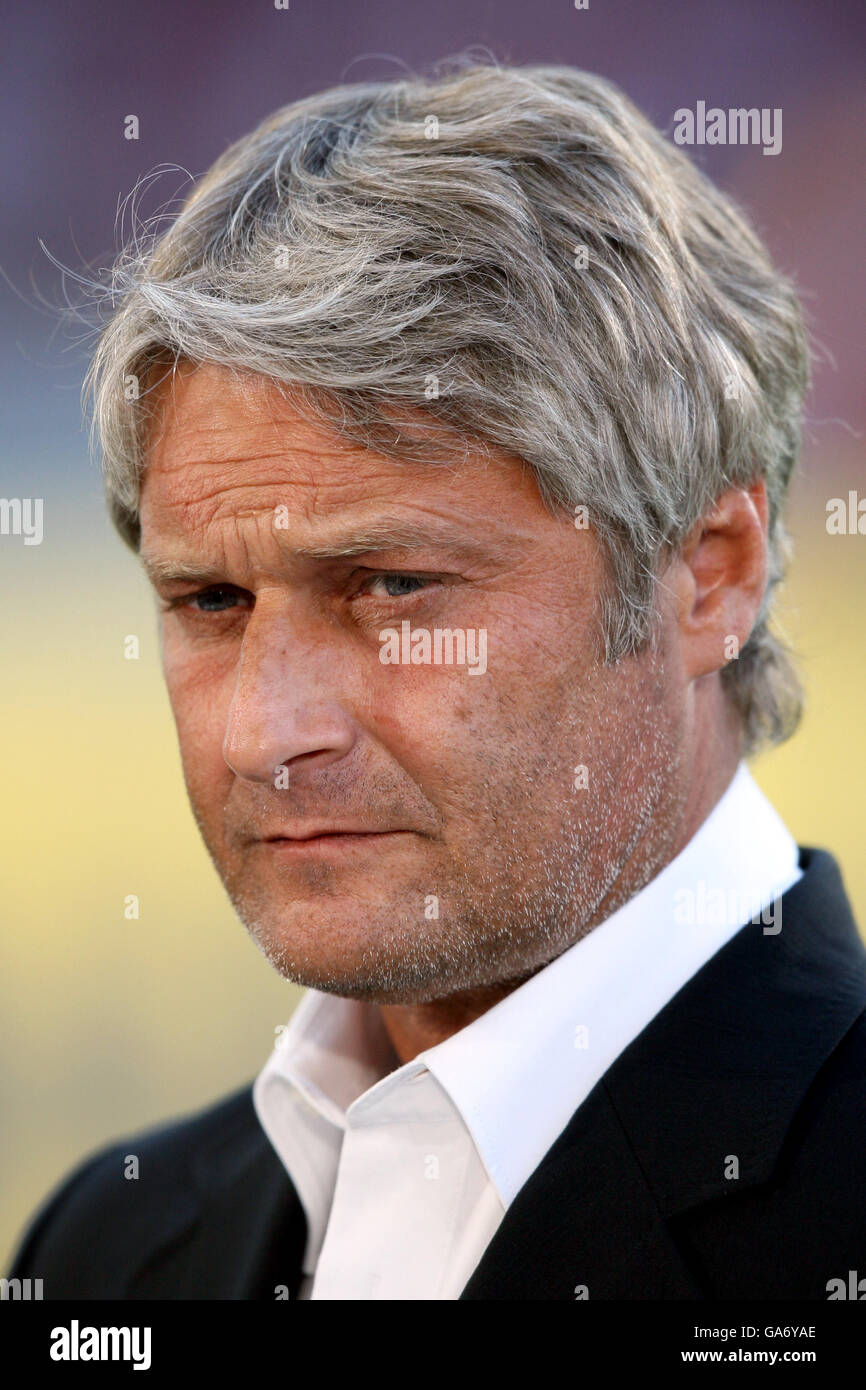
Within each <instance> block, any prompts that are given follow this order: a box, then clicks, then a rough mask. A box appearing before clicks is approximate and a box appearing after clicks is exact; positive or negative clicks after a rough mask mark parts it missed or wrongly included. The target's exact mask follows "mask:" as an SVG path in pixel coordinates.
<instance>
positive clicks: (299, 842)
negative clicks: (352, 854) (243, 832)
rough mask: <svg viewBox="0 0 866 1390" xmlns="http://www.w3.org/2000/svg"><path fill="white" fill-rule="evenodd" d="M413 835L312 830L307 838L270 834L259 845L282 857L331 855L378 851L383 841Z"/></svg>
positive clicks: (384, 831)
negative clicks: (356, 851)
mask: <svg viewBox="0 0 866 1390" xmlns="http://www.w3.org/2000/svg"><path fill="white" fill-rule="evenodd" d="M412 833H413V832H412V831H410V830H313V831H312V832H311V833H308V834H304V835H269V836H267V838H265V839H262V840H258V841H257V843H258V844H260V845H262V846H263V848H265V849H269V850H271V851H273V852H275V853H278V854H281V855H292V856H300V855H304V854H317V853H318V854H325V855H328V854H336V853H340V852H344V851H351V850H357V849H373V848H377V849H378V848H381V847H382V845H383V843H384V842H387V841H392V842H393V841H396V840H398V839H404V838H405V837H406V836H407V835H411V834H412Z"/></svg>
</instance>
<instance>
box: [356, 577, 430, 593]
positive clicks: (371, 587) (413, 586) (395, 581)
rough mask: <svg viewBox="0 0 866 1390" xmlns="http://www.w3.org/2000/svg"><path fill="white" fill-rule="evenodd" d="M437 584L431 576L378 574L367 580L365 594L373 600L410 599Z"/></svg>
mask: <svg viewBox="0 0 866 1390" xmlns="http://www.w3.org/2000/svg"><path fill="white" fill-rule="evenodd" d="M435 583H436V578H435V576H433V575H430V574H376V575H374V576H373V578H372V579H369V580H367V583H366V584H365V586H364V592H365V593H367V594H369V595H370V596H371V597H372V598H408V596H409V595H410V594H415V593H418V592H419V590H421V589H423V588H429V586H430V585H431V584H435ZM377 586H378V592H377Z"/></svg>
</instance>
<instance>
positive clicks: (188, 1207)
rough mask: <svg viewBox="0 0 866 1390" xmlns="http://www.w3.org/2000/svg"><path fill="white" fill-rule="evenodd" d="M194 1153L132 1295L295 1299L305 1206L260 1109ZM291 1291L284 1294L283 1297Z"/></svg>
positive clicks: (136, 1273)
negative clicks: (180, 1195)
mask: <svg viewBox="0 0 866 1390" xmlns="http://www.w3.org/2000/svg"><path fill="white" fill-rule="evenodd" d="M242 1118H243V1123H242V1127H241V1128H240V1130H238V1129H233V1130H232V1131H231V1132H230V1133H228V1134H226V1135H224V1136H222V1137H221V1138H220V1139H219V1140H218V1141H216V1142H215V1143H213V1144H211V1145H209V1146H207V1147H205V1148H203V1149H202V1150H201V1151H200V1152H198V1153H196V1154H195V1155H194V1157H193V1158H192V1163H191V1178H192V1188H191V1189H190V1190H189V1191H188V1192H187V1195H186V1198H185V1199H184V1200H183V1201H179V1202H178V1204H177V1206H176V1209H175V1210H174V1211H173V1213H172V1218H171V1220H170V1221H169V1222H164V1223H163V1226H162V1229H161V1233H160V1235H161V1238H160V1243H159V1246H158V1248H157V1249H155V1250H153V1251H152V1252H151V1253H150V1255H149V1256H148V1258H147V1260H146V1262H144V1263H143V1264H142V1265H140V1266H139V1268H138V1269H137V1270H136V1271H134V1273H133V1275H132V1277H131V1279H130V1282H129V1293H128V1294H127V1295H126V1296H127V1297H129V1298H138V1299H147V1298H156V1299H165V1298H172V1299H264V1300H274V1299H275V1298H276V1297H277V1293H276V1290H277V1288H278V1286H284V1287H285V1289H286V1290H287V1293H288V1296H289V1297H290V1298H292V1299H294V1298H295V1297H296V1295H297V1291H298V1287H299V1285H300V1280H301V1261H302V1259H303V1254H304V1244H305V1241H306V1218H305V1216H304V1211H303V1207H302V1206H301V1203H300V1200H299V1198H298V1196H297V1193H296V1192H295V1189H294V1187H293V1186H292V1184H291V1182H290V1181H289V1179H288V1177H287V1175H286V1172H285V1169H284V1168H283V1166H282V1164H281V1163H280V1161H279V1159H278V1158H277V1156H276V1154H275V1153H274V1151H273V1149H272V1148H271V1146H270V1143H269V1141H268V1139H267V1138H266V1136H265V1134H264V1132H263V1131H262V1129H261V1127H260V1125H259V1122H258V1119H257V1117H256V1115H255V1112H254V1111H253V1107H252V1100H250V1104H249V1113H248V1114H247V1112H246V1111H245V1112H244V1115H243V1117H242ZM283 1296H285V1295H283Z"/></svg>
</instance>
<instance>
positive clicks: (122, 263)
mask: <svg viewBox="0 0 866 1390" xmlns="http://www.w3.org/2000/svg"><path fill="white" fill-rule="evenodd" d="M104 293H105V294H106V296H107V298H109V299H110V301H111V306H112V313H111V316H110V319H109V321H108V322H107V323H106V324H105V325H104V326H103V327H102V329H101V332H100V336H99V341H98V344H97V347H96V352H95V355H94V358H93V361H92V363H91V365H90V368H89V371H88V373H87V377H86V380H85V387H84V390H85V396H88V395H90V396H92V405H93V419H92V427H91V440H93V436H94V434H95V433H98V435H99V440H100V442H101V446H102V458H103V468H104V472H105V479H106V491H107V499H108V504H109V509H110V512H111V515H112V517H113V519H114V522H115V524H116V526H117V527H118V529H119V530H120V533H121V535H123V537H124V538H125V540H126V541H127V542H128V543H129V544H130V545H131V546H132V547H133V548H136V549H137V547H138V544H139V540H140V523H139V514H138V503H139V488H140V481H141V476H142V470H143V467H144V459H145V449H146V438H147V434H146V431H147V427H148V419H149V416H150V414H151V413H152V412H150V411H149V409H148V406H149V398H150V400H152V392H151V391H150V390H149V389H144V390H142V391H140V392H139V391H138V383H142V384H144V385H145V387H146V388H147V387H148V383H150V381H151V375H152V373H153V371H154V369H155V368H157V367H158V366H159V365H160V364H162V363H166V364H167V368H168V370H172V367H173V364H176V363H177V362H178V361H179V360H180V359H182V358H183V359H187V360H189V361H191V362H193V363H195V362H213V363H218V364H221V365H223V366H226V367H228V368H230V369H233V370H235V371H238V372H242V373H243V372H253V373H257V374H262V375H264V376H266V377H269V378H271V379H272V380H273V381H274V382H275V383H277V384H278V385H279V386H280V389H283V390H289V389H291V391H292V393H293V397H292V398H293V401H294V403H295V404H296V405H297V406H298V408H300V409H302V410H303V411H304V412H306V413H308V414H309V416H310V418H314V419H316V420H319V421H325V422H327V423H328V424H330V425H331V427H332V428H335V429H337V430H339V431H340V433H341V434H342V435H343V436H345V437H346V438H347V439H350V440H351V441H353V442H355V443H358V444H361V445H363V446H365V447H367V448H371V449H374V450H376V451H378V452H380V453H383V454H386V455H388V456H390V457H392V458H395V459H402V460H405V461H406V462H411V461H424V462H430V461H433V460H444V459H446V458H448V459H451V460H452V461H453V459H454V449H455V445H458V446H459V447H460V448H462V449H463V452H464V456H468V453H469V451H470V450H471V451H472V452H476V453H477V452H478V451H479V450H480V451H482V452H489V451H490V450H491V449H499V450H504V451H506V452H508V453H510V454H513V455H517V456H519V457H520V458H522V459H524V460H526V462H527V463H528V464H529V465H530V466H531V467H532V469H533V470H534V473H535V476H536V478H537V482H538V486H539V489H540V493H541V496H542V498H543V499H544V501H545V503H546V504H547V505H548V506H550V507H551V508H554V509H559V508H566V509H568V510H569V511H574V510H575V509H576V508H577V507H580V506H585V507H586V508H587V515H588V517H589V518H590V524H591V525H592V526H593V528H594V529H595V531H596V533H597V534H598V536H599V538H600V540H601V543H602V546H603V549H604V554H605V556H606V558H607V561H608V572H609V575H610V583H609V586H608V589H607V591H606V592H605V593H604V594H603V595H602V604H601V609H600V613H601V620H602V631H603V636H604V643H605V656H606V659H607V660H608V661H616V660H618V659H619V658H621V657H622V656H624V655H626V654H628V653H633V652H637V651H639V650H641V648H642V647H643V646H644V645H645V643H646V642H647V641H648V640H649V638H650V636H651V633H652V628H653V620H654V616H655V612H656V611H657V610H656V606H655V601H656V597H657V587H656V586H657V584H658V582H659V580H660V576H661V575H662V574H663V569H664V564H665V561H666V559H667V558H669V557H670V555H671V554H672V553H674V552H675V550H676V547H677V546H678V545H680V544H681V543H682V541H683V539H684V538H685V537H686V535H687V534H688V532H689V531H690V530H691V528H692V527H693V526H694V525H695V523H696V522H697V521H698V520H699V518H700V517H701V516H702V515H704V514H705V513H706V511H707V510H708V509H709V508H710V507H711V506H712V505H713V503H714V501H715V500H716V498H717V497H718V496H719V495H720V494H721V493H722V492H723V491H724V490H725V489H726V488H727V487H730V486H747V485H749V484H751V483H752V482H754V481H757V480H759V479H764V480H765V482H766V487H767V492H768V498H769V550H770V564H769V575H768V583H767V588H766V592H765V595H764V600H763V603H762V607H761V610H760V613H759V615H758V619H757V621H756V623H755V626H754V628H753V630H752V633H751V635H750V637H749V639H748V642H747V643H745V644H744V646H743V649H742V651H741V652H740V654H739V658H738V659H737V660H732V661H730V662H728V664H727V665H726V666H724V667H723V669H722V680H723V683H724V686H725V688H726V691H727V694H728V696H729V698H730V699H731V700H732V701H733V702H734V704H735V706H736V708H737V710H738V711H739V714H740V718H741V722H742V728H743V740H744V749H745V751H746V752H752V751H753V750H754V749H755V748H756V747H757V746H758V745H759V744H760V743H763V742H780V741H781V740H782V739H784V738H787V737H788V736H789V735H790V734H791V733H792V732H793V730H794V729H795V728H796V725H797V723H798V720H799V717H800V712H801V696H800V688H799V684H798V681H797V677H796V674H795V672H794V669H793V667H792V665H791V664H790V661H789V659H788V656H787V654H786V651H785V649H784V647H783V645H782V643H781V642H780V641H779V639H778V638H777V637H776V636H775V635H773V634H772V633H771V632H770V631H769V627H768V619H769V611H770V604H771V598H772V595H773V591H774V589H775V586H776V585H777V583H778V582H779V580H780V579H781V577H782V574H783V568H784V561H785V559H786V558H787V549H788V546H787V537H786V533H785V529H784V524H783V516H782V509H783V503H784V499H785V494H786V491H787V488H788V483H789V480H790V478H791V474H792V471H793V469H794V466H795V463H796V458H797V452H798V448H799V436H800V414H801V410H802V399H803V394H804V392H805V389H806V385H807V378H808V349H807V344H806V338H805V332H804V328H803V322H802V316H801V312H800V308H799V305H798V301H797V297H796V294H795V293H794V289H793V287H792V285H791V284H790V283H789V282H788V281H787V280H786V279H784V278H783V277H782V276H780V275H779V274H778V273H777V272H776V271H775V270H774V269H773V266H772V265H771V263H770V260H769V257H768V255H767V252H766V250H765V249H764V247H763V245H762V244H761V242H760V241H759V239H758V238H757V236H756V235H755V233H754V231H753V230H752V229H751V228H750V226H749V225H748V224H747V222H746V220H745V219H744V217H743V215H742V213H741V212H740V211H739V210H738V209H737V208H736V207H735V206H734V205H733V204H732V202H731V201H730V199H729V198H727V197H725V196H723V195H722V194H721V193H720V192H719V191H718V190H717V189H716V188H715V187H713V185H712V184H711V183H710V182H709V181H708V180H707V178H706V177H705V176H704V175H703V174H702V173H701V172H700V170H698V169H697V168H696V166H695V165H693V164H692V163H691V161H690V160H689V159H688V158H687V157H686V156H685V155H684V154H683V152H682V151H681V150H679V149H677V148H676V147H675V146H674V145H673V144H672V143H670V142H669V141H668V140H666V139H665V138H664V137H663V136H662V135H661V134H660V133H659V132H658V131H656V130H655V129H654V128H653V127H652V125H650V124H649V122H648V121H647V120H646V119H645V118H644V117H643V116H642V115H641V113H640V112H639V111H638V110H637V109H636V108H635V107H634V106H633V105H632V104H631V102H629V101H628V100H627V98H626V97H624V96H623V95H622V93H621V92H619V91H618V90H617V88H616V87H614V86H613V85H612V84H611V83H610V82H607V81H605V80H603V79H601V78H599V77H596V76H593V75H590V74H587V73H584V72H580V71H577V70H575V69H572V68H566V67H547V66H545V67H525V68H521V67H507V66H501V65H498V64H496V63H492V62H491V63H488V62H482V63H477V62H475V63H469V64H468V65H467V63H466V62H465V61H460V60H458V62H457V64H456V65H455V66H454V67H452V68H451V70H448V71H440V72H439V73H437V75H435V76H433V77H423V78H422V77H411V78H406V79H401V80H397V81H388V82H376V83H359V84H353V85H344V86H340V87H336V88H333V89H331V90H329V91H326V92H322V93H320V94H317V95H315V96H312V97H309V98H306V99H305V100H302V101H298V102H294V103H293V104H292V105H290V106H286V107H283V108H282V109H280V110H279V111H277V112H276V113H275V114H274V115H272V116H271V117H269V118H268V119H267V120H265V121H264V122H262V124H261V125H259V126H258V127H257V128H256V129H255V130H254V131H253V132H252V133H251V134H249V135H247V136H245V137H244V138H243V139H241V140H238V141H237V142H236V143H234V144H233V145H231V146H230V147H229V148H228V149H227V150H226V151H225V153H224V154H223V155H221V156H220V158H219V159H217V161H216V162H215V163H214V164H213V166H212V167H211V168H210V169H209V170H208V172H207V173H206V174H205V175H204V176H203V177H202V179H201V180H200V182H199V183H198V184H197V185H196V187H195V188H194V190H193V191H192V193H191V195H190V196H189V197H188V198H187V200H186V202H185V203H184V205H183V207H182V209H181V211H180V212H179V214H178V215H177V217H176V218H174V219H173V220H172V221H171V223H170V225H169V227H168V229H167V230H163V231H160V232H159V233H157V232H156V230H154V229H153V227H152V226H150V227H145V228H144V230H143V232H141V233H136V235H135V237H134V238H133V240H132V242H131V243H130V244H129V245H128V246H127V247H126V248H124V249H123V250H122V251H121V253H120V255H119V257H118V259H117V261H116V263H115V265H114V266H113V268H112V270H111V272H110V283H109V285H108V286H107V288H106V289H105V291H104Z"/></svg>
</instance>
